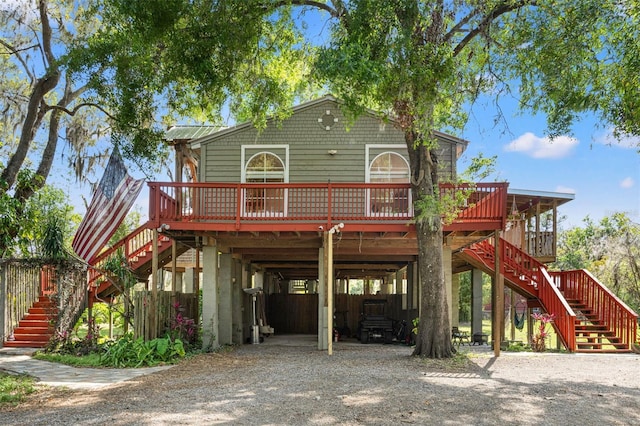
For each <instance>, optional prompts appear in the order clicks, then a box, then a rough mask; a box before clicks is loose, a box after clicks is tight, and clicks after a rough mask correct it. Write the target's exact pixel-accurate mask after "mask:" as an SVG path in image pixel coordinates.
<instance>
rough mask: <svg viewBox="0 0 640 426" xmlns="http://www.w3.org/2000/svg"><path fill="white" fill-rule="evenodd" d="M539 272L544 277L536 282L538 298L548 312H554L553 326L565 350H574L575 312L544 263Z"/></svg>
mask: <svg viewBox="0 0 640 426" xmlns="http://www.w3.org/2000/svg"><path fill="white" fill-rule="evenodd" d="M540 272H541V275H542V277H543V278H544V279H543V280H541V282H540V283H539V284H538V299H539V300H540V303H541V304H542V306H543V307H544V309H545V310H546V311H547V312H548V313H551V314H555V318H554V320H553V323H552V324H553V328H555V330H556V332H557V334H558V336H559V337H560V339H561V340H562V342H563V343H564V345H565V347H566V348H567V350H569V351H571V352H574V351H575V350H576V313H575V312H574V311H573V309H572V308H571V306H569V303H568V302H567V300H566V299H565V298H564V296H563V295H562V293H561V292H560V289H558V287H557V286H556V284H555V282H554V280H553V279H552V278H551V276H550V275H549V272H548V271H547V268H546V267H545V266H544V265H543V266H542V268H541V270H540Z"/></svg>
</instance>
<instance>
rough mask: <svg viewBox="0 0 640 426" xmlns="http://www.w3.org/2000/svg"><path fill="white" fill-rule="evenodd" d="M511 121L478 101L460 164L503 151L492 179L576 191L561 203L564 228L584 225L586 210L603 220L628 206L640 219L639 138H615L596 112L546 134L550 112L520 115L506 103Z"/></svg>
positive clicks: (518, 185)
mask: <svg viewBox="0 0 640 426" xmlns="http://www.w3.org/2000/svg"><path fill="white" fill-rule="evenodd" d="M501 107H502V111H503V114H504V119H505V120H506V126H505V125H503V124H500V125H498V126H494V125H493V122H494V118H495V115H496V109H495V108H489V107H487V108H486V109H485V108H483V106H482V105H480V104H478V105H475V106H474V108H473V114H471V117H470V120H469V123H468V125H467V128H466V129H465V131H464V132H462V133H461V135H460V136H461V137H462V138H464V139H467V140H469V142H470V143H469V147H468V149H467V151H466V152H465V155H464V157H463V159H462V162H461V163H459V169H461V170H462V169H464V168H465V164H466V163H467V162H468V161H469V159H470V158H472V157H474V156H476V155H478V154H479V153H482V154H483V155H484V156H485V157H491V156H494V155H496V156H497V164H496V174H495V175H494V176H492V180H499V181H507V182H509V186H510V188H517V189H529V190H539V191H553V192H565V193H573V194H575V199H574V200H573V201H570V202H568V203H566V204H564V205H563V206H561V207H560V208H559V211H560V214H561V215H564V216H566V220H565V222H564V223H563V228H567V227H571V226H580V225H582V221H583V219H584V218H585V217H586V216H589V217H590V218H591V219H594V220H596V221H597V220H600V219H601V218H603V217H605V216H609V215H611V214H612V213H615V212H626V213H627V214H628V215H629V217H631V218H632V219H633V220H634V221H635V222H636V223H640V153H638V149H639V148H638V139H637V138H635V139H633V138H629V139H627V140H623V141H617V142H616V141H614V140H613V139H612V137H611V135H610V131H609V130H608V129H607V128H603V126H600V125H599V123H598V122H597V121H596V120H595V119H594V118H593V117H590V116H585V117H583V119H582V120H581V121H579V122H577V123H576V124H575V125H574V129H573V135H565V136H561V137H558V138H556V139H554V140H553V141H551V140H549V138H546V137H545V128H546V123H545V118H544V117H543V116H534V115H530V114H529V115H527V114H524V115H522V114H521V115H516V114H515V112H514V111H515V110H514V108H513V106H512V105H511V104H510V103H509V102H506V101H505V102H502V103H501Z"/></svg>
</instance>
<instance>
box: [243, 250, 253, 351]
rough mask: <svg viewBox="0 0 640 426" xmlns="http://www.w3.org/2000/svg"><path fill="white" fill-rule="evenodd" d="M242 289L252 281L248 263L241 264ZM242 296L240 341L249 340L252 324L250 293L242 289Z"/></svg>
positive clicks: (249, 285) (248, 286)
mask: <svg viewBox="0 0 640 426" xmlns="http://www.w3.org/2000/svg"><path fill="white" fill-rule="evenodd" d="M241 280H242V285H241V287H242V288H243V289H245V288H250V287H251V283H252V281H253V272H252V268H251V264H250V263H243V264H242V275H241ZM242 293H243V297H242V341H243V342H251V325H252V324H253V311H252V309H253V301H252V300H251V295H249V294H246V293H245V292H244V291H243V292H242Z"/></svg>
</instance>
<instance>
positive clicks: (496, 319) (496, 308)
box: [492, 230, 504, 357]
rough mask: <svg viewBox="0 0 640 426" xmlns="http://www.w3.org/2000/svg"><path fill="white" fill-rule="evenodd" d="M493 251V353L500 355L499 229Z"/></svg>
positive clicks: (501, 298)
mask: <svg viewBox="0 0 640 426" xmlns="http://www.w3.org/2000/svg"><path fill="white" fill-rule="evenodd" d="M494 240H495V253H494V259H495V264H494V280H493V281H494V285H493V288H494V290H493V299H494V303H493V304H492V311H493V354H494V356H496V357H498V356H500V343H501V342H502V333H503V330H504V326H503V324H504V276H503V275H502V272H501V269H502V265H501V262H502V259H501V256H500V252H501V248H500V231H499V230H497V231H496V232H495V234H494Z"/></svg>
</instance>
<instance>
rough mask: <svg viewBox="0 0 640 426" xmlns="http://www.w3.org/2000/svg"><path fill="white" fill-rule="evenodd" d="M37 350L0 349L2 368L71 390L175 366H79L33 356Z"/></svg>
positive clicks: (119, 381)
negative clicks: (42, 359) (101, 367)
mask: <svg viewBox="0 0 640 426" xmlns="http://www.w3.org/2000/svg"><path fill="white" fill-rule="evenodd" d="M34 351H35V350H34V349H22V348H0V370H6V371H9V372H12V373H17V374H28V375H29V376H33V377H36V378H37V379H38V383H39V384H43V385H47V386H64V387H66V388H69V389H99V388H101V387H104V386H109V385H112V384H115V383H121V382H124V381H127V380H130V379H134V378H136V377H139V376H143V375H145V374H151V373H155V372H156V371H161V370H166V369H168V368H171V367H172V366H170V365H168V366H161V367H146V368H104V369H100V368H77V367H70V366H68V365H63V364H58V363H54V362H48V361H41V360H37V359H34V358H32V357H31V354H33V352H34Z"/></svg>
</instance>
